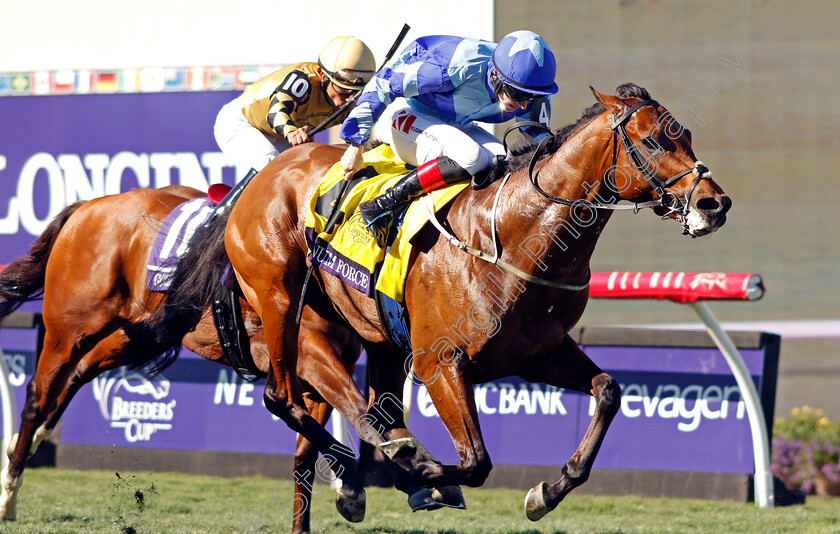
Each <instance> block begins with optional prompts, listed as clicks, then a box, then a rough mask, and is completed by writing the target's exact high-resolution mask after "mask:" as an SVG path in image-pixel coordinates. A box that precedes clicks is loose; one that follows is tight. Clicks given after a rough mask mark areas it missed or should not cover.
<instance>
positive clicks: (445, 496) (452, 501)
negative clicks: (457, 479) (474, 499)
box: [432, 486, 467, 510]
mask: <svg viewBox="0 0 840 534" xmlns="http://www.w3.org/2000/svg"><path fill="white" fill-rule="evenodd" d="M432 499H434V500H435V502H436V503H439V504H440V505H441V506H446V507H447V508H455V509H457V510H466V509H467V502H466V501H465V500H464V492H462V491H461V486H441V487H439V488H435V490H434V491H433V492H432Z"/></svg>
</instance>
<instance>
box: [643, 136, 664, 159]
mask: <svg viewBox="0 0 840 534" xmlns="http://www.w3.org/2000/svg"><path fill="white" fill-rule="evenodd" d="M642 144H643V145H644V146H645V148H647V149H648V150H649V151H650V153H651V155H656V156H658V155H660V154H662V153H663V152H665V150H664V149H663V148H662V147H661V146H660V145H659V143H657V142H656V139H654V138H653V137H651V136H649V135H648V136H647V137H645V138H644V139H642Z"/></svg>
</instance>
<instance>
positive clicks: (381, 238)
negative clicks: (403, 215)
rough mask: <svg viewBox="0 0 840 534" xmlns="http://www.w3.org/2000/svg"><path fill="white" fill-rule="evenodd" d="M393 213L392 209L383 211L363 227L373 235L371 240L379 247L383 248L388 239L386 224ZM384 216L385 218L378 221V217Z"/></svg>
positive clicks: (389, 221)
mask: <svg viewBox="0 0 840 534" xmlns="http://www.w3.org/2000/svg"><path fill="white" fill-rule="evenodd" d="M393 215H394V212H393V211H392V210H388V211H383V212H382V213H380V214H379V215H377V216H376V217H374V218H373V219H372V220H371V221H370V222H369V223H367V224H366V225H365V229H366V230H367V231H368V232H370V235H372V236H373V240H374V241H376V244H377V245H378V246H379V248H385V241H386V240H387V239H388V225H389V224H390V223H391V217H393ZM386 216H387V219H385V220H384V221H380V219H382V218H383V217H386ZM377 223H380V224H377Z"/></svg>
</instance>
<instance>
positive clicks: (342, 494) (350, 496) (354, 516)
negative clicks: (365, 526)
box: [335, 486, 367, 523]
mask: <svg viewBox="0 0 840 534" xmlns="http://www.w3.org/2000/svg"><path fill="white" fill-rule="evenodd" d="M366 501H367V496H366V495H365V490H364V489H362V490H361V493H356V492H354V491H352V490H350V489H349V488H347V486H342V487H341V489H339V490H338V493H337V494H336V496H335V509H336V510H338V513H339V514H341V517H343V518H344V519H346V520H347V521H349V522H351V523H361V522H362V521H364V519H365V503H366Z"/></svg>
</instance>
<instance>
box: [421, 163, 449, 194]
mask: <svg viewBox="0 0 840 534" xmlns="http://www.w3.org/2000/svg"><path fill="white" fill-rule="evenodd" d="M417 178H418V179H419V180H420V186H421V187H422V188H423V191H425V192H427V193H431V192H432V191H434V190H435V189H440V188H441V187H443V186H444V185H446V182H444V181H443V176H441V174H440V169H439V168H438V164H437V160H436V159H433V160H432V161H427V162H426V163H424V164H423V165H420V166H419V167H417Z"/></svg>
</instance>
